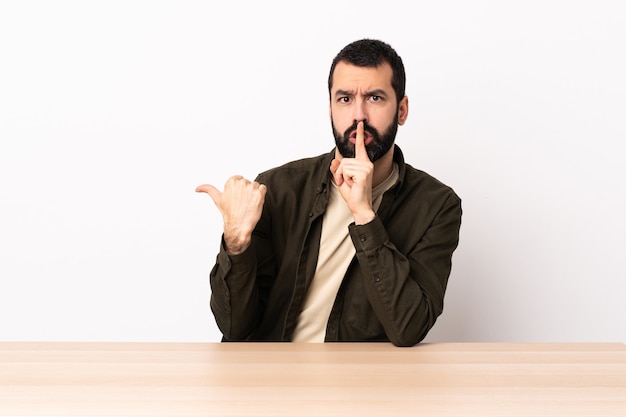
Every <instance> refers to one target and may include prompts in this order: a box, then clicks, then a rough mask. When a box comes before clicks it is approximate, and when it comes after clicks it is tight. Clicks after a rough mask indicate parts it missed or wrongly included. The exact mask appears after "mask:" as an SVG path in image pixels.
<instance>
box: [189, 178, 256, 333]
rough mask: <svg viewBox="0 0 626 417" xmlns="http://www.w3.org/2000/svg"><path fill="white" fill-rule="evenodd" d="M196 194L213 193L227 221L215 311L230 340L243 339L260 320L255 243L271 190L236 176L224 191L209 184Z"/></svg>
mask: <svg viewBox="0 0 626 417" xmlns="http://www.w3.org/2000/svg"><path fill="white" fill-rule="evenodd" d="M196 191H198V192H205V193H207V194H209V196H210V197H211V198H212V199H213V201H214V203H215V205H216V206H217V208H218V209H219V210H220V212H221V214H222V217H223V220H224V234H223V236H222V244H221V245H220V252H219V254H218V255H217V260H216V263H215V266H214V267H213V269H212V270H211V274H210V281H211V310H212V311H213V314H214V315H215V320H216V322H217V324H218V327H219V328H220V330H221V331H222V333H223V335H224V338H225V339H226V340H242V339H244V338H245V337H246V336H247V335H248V334H249V333H250V332H251V330H252V329H253V328H254V326H255V324H256V322H257V320H258V317H260V313H259V308H260V304H259V297H258V290H257V287H256V254H255V250H254V246H252V245H251V242H252V231H253V230H254V228H255V226H256V224H257V223H258V222H259V219H260V217H261V213H262V209H263V203H264V201H265V193H266V191H267V189H266V187H265V185H262V184H259V183H257V182H251V181H248V180H246V179H244V178H243V177H241V176H234V177H231V178H229V179H228V180H227V182H226V184H225V186H224V192H220V191H219V190H217V189H216V188H215V187H213V186H212V185H208V184H205V185H201V186H199V187H198V188H197V189H196Z"/></svg>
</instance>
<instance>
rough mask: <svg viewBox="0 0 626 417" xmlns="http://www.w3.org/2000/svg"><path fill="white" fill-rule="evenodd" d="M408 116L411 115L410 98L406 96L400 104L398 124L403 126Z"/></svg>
mask: <svg viewBox="0 0 626 417" xmlns="http://www.w3.org/2000/svg"><path fill="white" fill-rule="evenodd" d="M407 117H409V98H408V97H407V96H404V97H402V100H400V103H399V104H398V124H399V125H400V126H402V125H403V124H404V122H406V118H407Z"/></svg>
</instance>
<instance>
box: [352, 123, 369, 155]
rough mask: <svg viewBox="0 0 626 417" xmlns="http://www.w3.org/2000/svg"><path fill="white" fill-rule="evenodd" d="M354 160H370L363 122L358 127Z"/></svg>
mask: <svg viewBox="0 0 626 417" xmlns="http://www.w3.org/2000/svg"><path fill="white" fill-rule="evenodd" d="M354 158H355V159H358V160H368V161H369V157H368V156H367V150H366V149H365V133H364V128H363V121H360V122H359V123H357V125H356V142H355V143H354Z"/></svg>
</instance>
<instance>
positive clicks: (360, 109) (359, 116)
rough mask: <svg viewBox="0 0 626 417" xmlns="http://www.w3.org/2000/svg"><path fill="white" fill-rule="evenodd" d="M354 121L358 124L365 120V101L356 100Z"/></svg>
mask: <svg viewBox="0 0 626 417" xmlns="http://www.w3.org/2000/svg"><path fill="white" fill-rule="evenodd" d="M353 116H354V121H355V122H357V123H358V122H360V121H361V120H363V121H365V120H367V114H366V111H365V100H363V99H358V100H356V102H355V104H354V115H353Z"/></svg>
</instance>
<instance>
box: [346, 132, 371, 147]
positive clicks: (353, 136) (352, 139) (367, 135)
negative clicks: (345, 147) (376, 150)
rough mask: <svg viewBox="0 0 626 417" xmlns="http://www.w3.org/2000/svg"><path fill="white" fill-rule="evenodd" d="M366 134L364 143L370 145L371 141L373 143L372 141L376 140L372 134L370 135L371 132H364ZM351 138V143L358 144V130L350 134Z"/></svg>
mask: <svg viewBox="0 0 626 417" xmlns="http://www.w3.org/2000/svg"><path fill="white" fill-rule="evenodd" d="M364 136H365V138H364V140H363V143H365V145H369V144H370V143H372V141H373V140H374V138H373V137H372V135H370V134H369V133H367V132H364ZM349 140H350V143H351V144H353V145H355V144H356V132H353V133H352V134H351V135H350V139H349Z"/></svg>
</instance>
